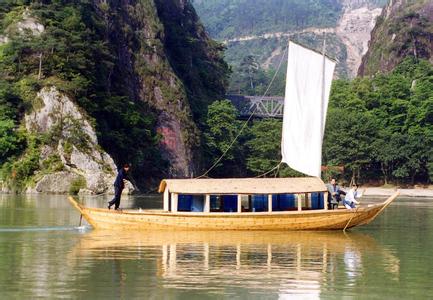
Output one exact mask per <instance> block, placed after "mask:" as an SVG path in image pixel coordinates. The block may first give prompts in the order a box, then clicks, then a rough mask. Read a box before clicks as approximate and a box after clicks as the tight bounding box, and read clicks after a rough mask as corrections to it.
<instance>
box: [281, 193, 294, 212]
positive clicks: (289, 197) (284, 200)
mask: <svg viewBox="0 0 433 300" xmlns="http://www.w3.org/2000/svg"><path fill="white" fill-rule="evenodd" d="M279 197H280V209H281V210H288V209H290V208H295V207H296V205H295V202H296V201H295V200H296V198H295V195H293V194H280V195H279Z"/></svg>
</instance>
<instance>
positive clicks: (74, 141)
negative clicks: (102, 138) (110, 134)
mask: <svg viewBox="0 0 433 300" xmlns="http://www.w3.org/2000/svg"><path fill="white" fill-rule="evenodd" d="M37 99H38V100H39V102H38V105H37V107H35V108H34V109H33V111H32V112H31V113H28V114H26V116H25V126H26V129H27V131H29V132H31V133H35V134H39V135H40V134H45V135H46V136H49V137H50V140H51V142H50V143H47V144H46V145H45V146H44V148H43V150H42V151H41V157H40V163H41V164H42V163H43V162H44V161H45V160H47V159H49V158H50V157H53V156H59V157H60V160H61V163H62V164H63V167H62V168H63V169H64V171H62V172H57V173H53V174H46V175H43V177H42V178H40V179H39V180H38V181H37V183H36V188H35V190H36V191H37V192H49V193H54V192H57V193H64V192H68V191H69V187H70V186H71V184H72V183H73V182H74V181H75V180H77V179H78V178H79V177H80V176H82V177H83V178H84V180H85V185H84V186H82V188H86V189H88V190H89V191H91V193H94V194H100V193H104V192H109V191H110V189H111V186H112V183H113V182H114V175H115V170H116V166H115V165H114V161H113V159H112V158H111V157H110V156H109V155H108V154H107V153H106V152H105V151H103V150H102V149H101V148H100V147H99V145H98V140H97V137H96V133H95V130H94V129H93V127H92V126H91V124H90V122H89V121H88V117H87V116H86V115H85V114H84V113H83V112H82V111H80V109H79V108H78V107H77V105H76V104H75V103H74V102H72V100H71V99H70V98H69V97H68V96H66V95H64V94H62V93H60V92H59V91H58V90H57V89H56V88H55V87H51V88H48V87H46V88H43V89H42V90H41V91H40V92H39V93H38V94H37Z"/></svg>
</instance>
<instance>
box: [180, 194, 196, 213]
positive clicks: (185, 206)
mask: <svg viewBox="0 0 433 300" xmlns="http://www.w3.org/2000/svg"><path fill="white" fill-rule="evenodd" d="M192 198H193V196H192V195H178V198H177V210H178V211H191V204H192Z"/></svg>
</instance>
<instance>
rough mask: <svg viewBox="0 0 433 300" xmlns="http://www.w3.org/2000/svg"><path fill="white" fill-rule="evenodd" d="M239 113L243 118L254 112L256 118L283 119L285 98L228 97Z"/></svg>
mask: <svg viewBox="0 0 433 300" xmlns="http://www.w3.org/2000/svg"><path fill="white" fill-rule="evenodd" d="M226 99H228V100H230V101H231V102H232V103H233V105H234V106H235V107H236V109H237V110H238V111H239V116H240V117H241V118H248V117H249V116H250V115H251V114H252V113H253V112H254V114H253V117H255V118H277V119H282V118H283V108H284V97H279V96H268V97H261V96H244V95H226Z"/></svg>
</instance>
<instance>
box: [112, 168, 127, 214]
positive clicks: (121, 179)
mask: <svg viewBox="0 0 433 300" xmlns="http://www.w3.org/2000/svg"><path fill="white" fill-rule="evenodd" d="M129 168H130V166H129V164H124V165H123V168H121V169H120V170H119V172H118V173H117V177H116V180H115V181H114V198H113V200H111V201H110V202H108V209H111V206H113V204H114V209H115V210H118V209H119V206H120V197H121V196H122V191H123V189H124V188H125V181H126V179H127V178H128V172H129Z"/></svg>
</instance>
